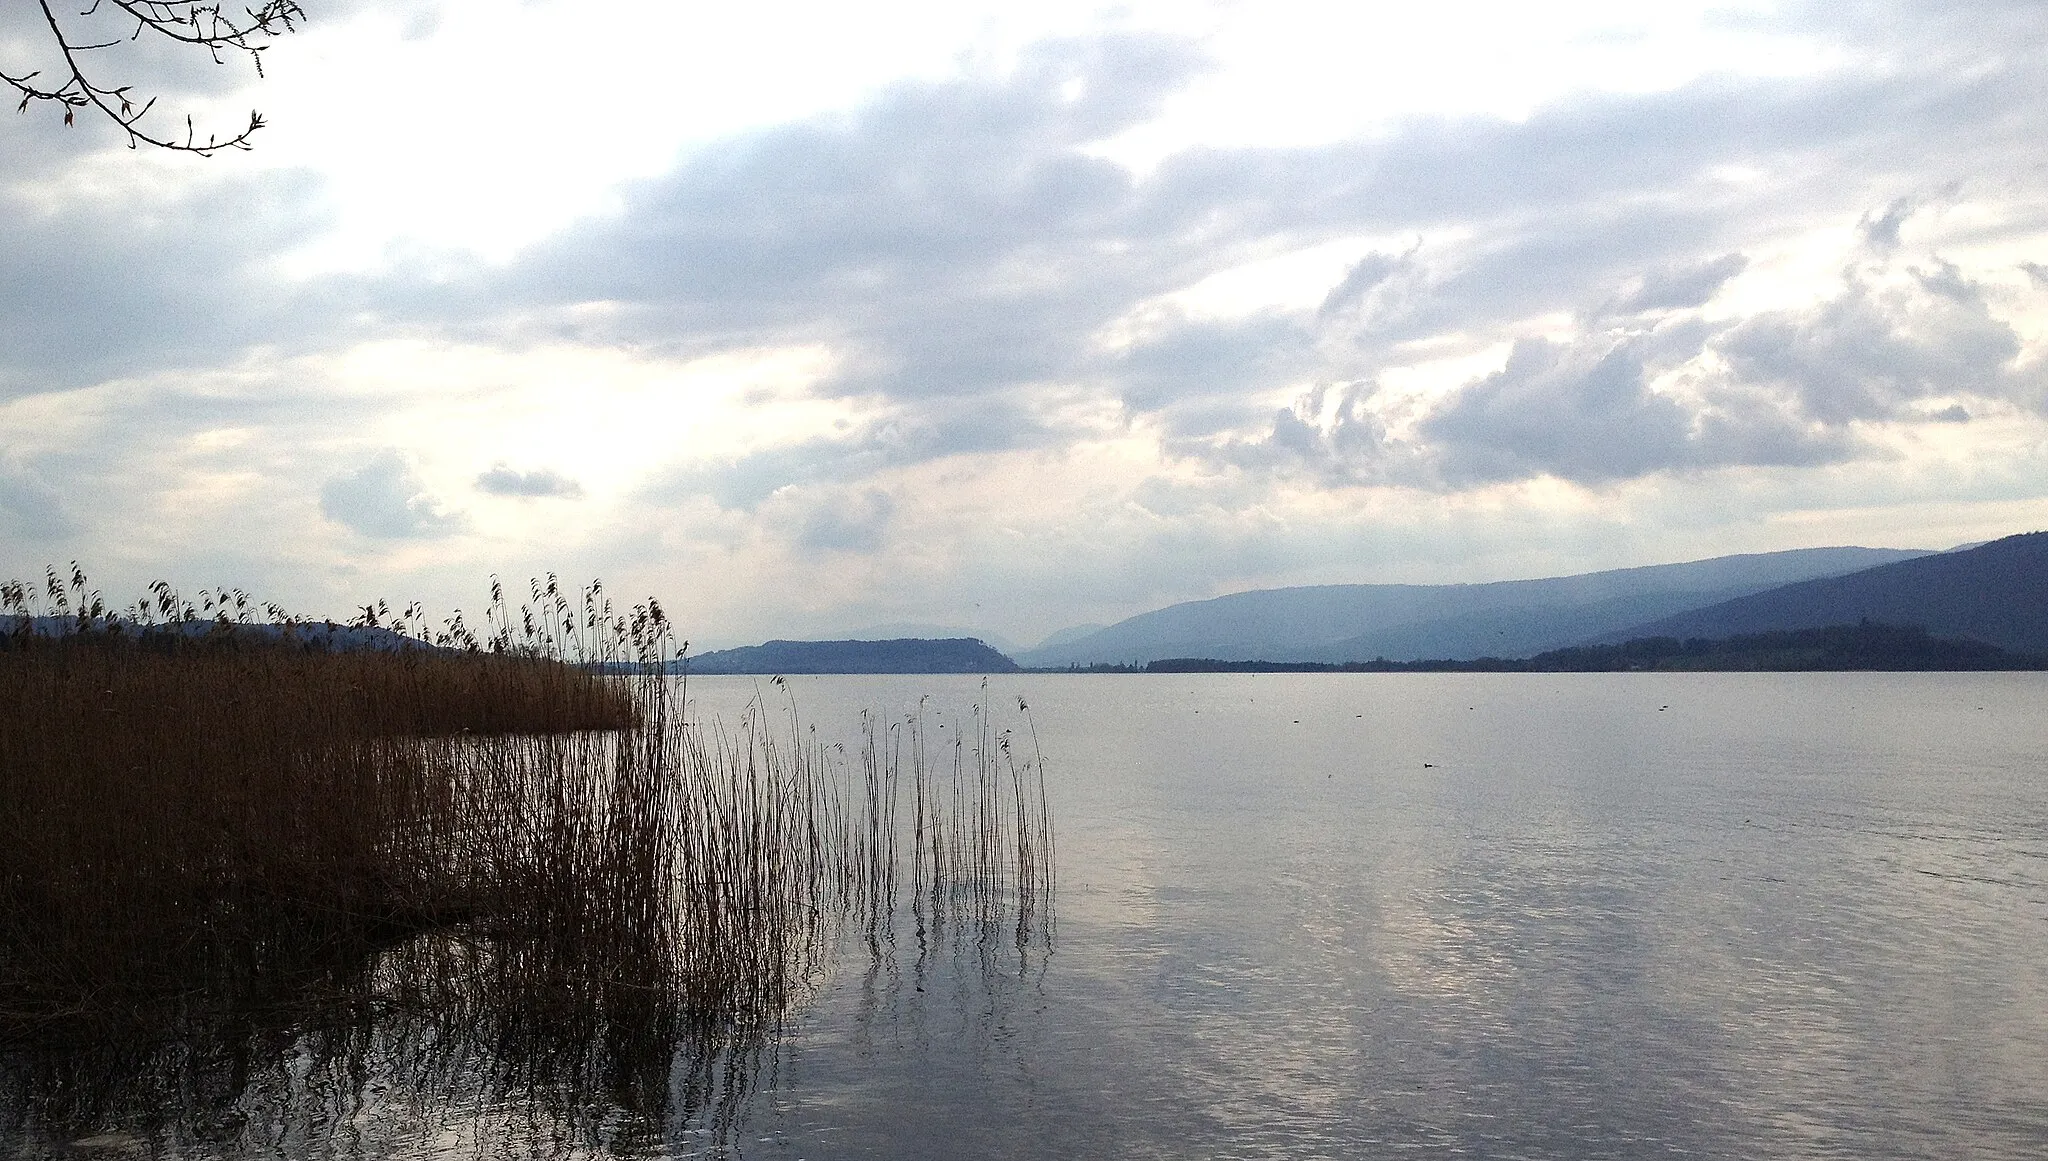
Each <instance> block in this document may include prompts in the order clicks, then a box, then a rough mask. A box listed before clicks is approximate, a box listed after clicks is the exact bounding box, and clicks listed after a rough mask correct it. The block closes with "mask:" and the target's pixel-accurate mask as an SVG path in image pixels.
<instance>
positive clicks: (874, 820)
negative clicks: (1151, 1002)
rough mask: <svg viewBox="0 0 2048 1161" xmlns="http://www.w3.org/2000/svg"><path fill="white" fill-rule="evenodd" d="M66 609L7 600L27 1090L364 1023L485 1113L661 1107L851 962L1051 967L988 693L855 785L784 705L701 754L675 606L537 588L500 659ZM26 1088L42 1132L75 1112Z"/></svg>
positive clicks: (359, 628) (3, 776)
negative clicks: (1006, 958) (890, 950)
mask: <svg viewBox="0 0 2048 1161" xmlns="http://www.w3.org/2000/svg"><path fill="white" fill-rule="evenodd" d="M73 576H74V578H75V579H74V580H73V581H72V582H71V583H68V584H67V583H64V579H63V578H62V577H60V576H59V575H58V574H56V573H54V572H53V573H52V574H51V575H50V576H49V577H48V578H46V579H47V582H48V583H47V584H46V585H44V586H42V587H41V588H40V589H36V590H30V589H28V588H27V586H21V585H10V586H0V614H4V615H5V616H7V617H10V618H12V620H11V621H10V622H7V623H0V629H4V630H6V631H5V632H4V633H0V1045H4V1044H8V1043H12V1044H13V1045H14V1046H15V1049H16V1050H17V1052H16V1055H15V1057H13V1059H16V1060H21V1059H30V1058H36V1059H43V1058H45V1057H39V1056H37V1054H38V1053H45V1050H47V1049H49V1047H50V1046H51V1045H53V1044H65V1043H69V1044H85V1045H99V1046H100V1048H98V1049H95V1051H103V1050H104V1048H105V1046H106V1045H107V1044H109V1043H118V1044H122V1045H124V1046H130V1047H124V1048H123V1050H122V1051H123V1052H130V1056H129V1057H122V1058H123V1059H130V1058H131V1057H132V1059H133V1060H135V1061H148V1060H159V1058H158V1057H155V1056H150V1055H149V1053H148V1052H147V1051H141V1050H139V1049H137V1050H134V1052H140V1055H134V1052H131V1048H132V1046H135V1045H150V1044H168V1043H178V1042H190V1041H192V1040H193V1039H194V1038H199V1039H204V1038H206V1037H208V1036H214V1037H219V1036H222V1035H228V1036H229V1039H236V1038H238V1037H240V1038H242V1040H238V1041H237V1042H238V1043H239V1042H243V1041H245V1040H246V1029H248V1028H250V1027H263V1028H271V1029H286V1028H300V1029H304V1028H309V1027H319V1028H325V1029H327V1030H328V1031H327V1032H326V1033H323V1035H331V1036H339V1037H340V1038H341V1040H343V1041H347V1040H348V1039H349V1037H350V1036H351V1035H353V1034H351V1033H347V1032H346V1029H347V1028H349V1027H353V1026H355V1025H354V1023H353V1021H354V1019H355V1018H354V1017H352V1016H349V1015H348V1013H351V1012H358V1011H374V1012H376V1013H382V1015H381V1016H378V1017H376V1018H375V1019H371V1023H372V1024H376V1026H378V1027H389V1026H390V1021H391V1020H392V1019H399V1020H400V1023H401V1024H405V1026H408V1027H414V1028H416V1029H427V1030H428V1031H427V1032H426V1033H425V1036H426V1040H427V1041H428V1042H429V1043H430V1044H433V1045H438V1046H440V1049H439V1051H442V1055H443V1057H445V1058H446V1059H459V1060H469V1061H472V1062H473V1061H474V1060H476V1059H478V1058H479V1051H478V1046H479V1043H480V1042H482V1043H483V1044H484V1049H483V1050H482V1051H481V1058H484V1059H488V1060H490V1061H494V1062H495V1063H494V1064H492V1065H490V1066H489V1069H487V1071H490V1072H491V1073H492V1075H493V1076H495V1077H496V1078H497V1080H496V1081H494V1082H493V1083H504V1084H506V1085H509V1086H511V1087H512V1088H517V1089H521V1090H522V1091H526V1092H529V1093H531V1092H539V1091H555V1090H557V1089H560V1088H561V1087H562V1077H563V1076H564V1075H569V1076H587V1075H592V1074H593V1070H595V1073H596V1074H603V1075H604V1076H605V1077H608V1078H609V1079H608V1080H606V1081H605V1091H606V1092H607V1093H610V1094H612V1096H613V1097H616V1095H617V1093H618V1092H619V1091H626V1090H632V1091H641V1090H645V1092H646V1093H647V1094H650V1095H649V1096H648V1099H650V1100H654V1101H656V1102H657V1103H659V1102H661V1101H664V1100H667V1099H669V1098H668V1096H667V1095H664V1094H667V1093H668V1092H669V1087H668V1085H667V1081H666V1080H665V1079H663V1078H665V1077H667V1075H668V1070H670V1069H671V1068H673V1067H674V1060H675V1052H676V1045H677V1044H679V1043H682V1042H684V1041H685V1040H689V1039H690V1038H695V1039H694V1041H693V1042H695V1043H698V1044H705V1043H713V1044H719V1045H724V1046H726V1048H728V1049H731V1050H732V1051H741V1049H740V1048H738V1047H735V1046H737V1045H741V1044H743V1043H744V1040H745V1035H744V1033H745V1030H747V1029H756V1030H758V1029H764V1028H769V1027H772V1026H773V1025H774V1024H775V1023H776V1022H777V1021H779V1020H781V1019H782V1018H783V1017H784V1016H785V1015H786V1014H787V1013H788V1012H789V1011H790V1010H791V1009H792V1008H793V1007H794V1006H795V1005H797V1004H800V1003H802V1002H803V1000H804V999H805V997H806V996H807V995H808V994H809V993H810V991H811V989H813V988H814V987H815V986H816V985H817V983H818V982H819V981H820V979H822V978H823V976H824V975H825V973H826V972H828V971H829V969H830V965H831V958H830V957H831V953H832V952H833V950H834V948H835V947H837V946H838V942H839V940H840V939H841V938H842V937H843V936H845V935H847V934H849V933H856V934H859V935H861V936H864V937H865V938H866V939H867V940H869V941H870V942H873V941H876V940H878V939H883V938H888V932H889V928H890V926H891V924H893V923H895V922H896V921H897V920H898V918H899V916H902V917H905V918H908V919H910V920H911V921H913V922H914V923H915V924H916V925H917V927H918V930H919V932H920V934H923V933H924V932H925V930H926V929H927V928H928V927H929V928H940V927H945V926H947V925H949V924H950V925H952V926H953V927H954V928H956V929H959V928H965V927H973V928H974V929H976V930H977V931H980V932H982V933H983V934H984V935H986V934H989V933H993V932H996V931H998V930H1002V931H1005V932H1008V933H1009V934H1010V935H1011V936H1012V937H1013V938H1014V939H1015V940H1016V941H1017V942H1018V944H1019V946H1020V947H1021V946H1022V945H1023V944H1024V943H1025V942H1027V941H1029V940H1031V939H1034V938H1045V937H1047V936H1049V932H1050V902H1051V895H1052V887H1053V847H1052V820H1051V812H1050V807H1049V804H1048V803H1047V800H1046V795H1045V786H1044V775H1043V762H1042V760H1041V759H1040V757H1039V756H1038V754H1037V748H1036V741H1035V732H1033V734H1032V742H1031V747H1030V752H1029V753H1028V754H1027V753H1026V752H1025V751H1024V747H1023V744H1022V742H1021V741H1020V739H1019V737H1018V736H1017V735H1016V734H1014V733H1013V732H1012V731H1010V730H1005V729H1002V728H999V726H998V724H997V722H996V721H995V715H994V714H993V712H992V704H991V702H990V700H989V698H988V696H987V688H986V684H984V687H983V696H982V698H981V704H979V705H977V706H976V707H975V709H974V711H973V713H972V714H971V715H970V720H971V722H972V725H973V729H972V731H971V736H969V737H962V736H959V735H960V733H961V731H958V730H955V731H953V735H954V736H953V737H952V738H951V739H950V740H949V741H946V742H943V743H940V742H935V741H934V740H933V738H932V734H931V730H930V728H929V727H928V724H927V714H926V712H925V710H924V708H923V707H922V706H920V709H919V712H917V713H915V714H912V715H910V716H908V717H906V718H904V719H902V720H897V721H890V722H886V723H885V722H883V721H882V720H881V719H880V718H879V717H877V716H875V715H873V714H869V715H865V716H864V717H863V719H862V722H861V726H860V730H861V734H860V738H859V739H858V742H857V754H850V753H849V752H848V751H847V750H846V749H845V748H843V747H841V746H837V745H832V744H828V743H827V742H826V741H824V740H821V739H820V738H819V736H818V735H817V734H816V733H815V731H813V730H811V729H808V728H807V727H805V726H804V724H803V723H802V722H801V721H800V720H799V718H798V716H797V713H796V709H795V705H794V701H793V699H790V698H787V697H786V696H784V698H783V700H782V701H781V702H780V703H779V704H778V703H775V702H773V701H771V700H770V699H769V698H757V699H756V700H755V701H754V702H753V703H752V704H750V705H749V706H748V707H747V709H746V710H745V711H744V712H743V713H742V715H741V716H740V718H739V720H738V721H736V722H734V723H732V724H730V725H727V724H725V723H722V722H718V721H711V722H705V721H693V720H688V718H687V716H686V714H685V712H684V710H685V707H686V706H687V705H688V699H687V689H686V687H685V685H684V683H683V680H682V679H680V678H678V677H675V676H671V675H670V674H671V670H673V669H675V668H676V667H677V666H676V664H675V663H676V662H677V661H678V660H679V658H680V657H681V655H682V649H681V648H678V647H676V646H674V644H673V642H672V639H671V636H670V632H669V627H668V623H667V621H666V619H665V617H664V616H663V614H662V612H661V610H660V609H659V607H658V606H656V605H653V604H652V603H651V602H650V603H649V604H647V605H643V606H638V607H636V608H634V609H632V610H631V611H630V612H628V613H626V614H624V615H616V614H614V613H613V611H612V609H611V606H610V605H609V604H608V603H607V602H606V601H605V600H604V599H603V597H602V590H601V587H599V586H595V585H593V586H591V587H590V588H588V589H584V590H581V594H580V598H579V599H578V600H574V601H572V600H571V599H570V598H569V597H568V595H567V594H566V593H565V592H564V591H563V590H562V588H561V586H560V585H559V584H558V583H557V582H555V581H554V580H553V579H552V578H550V579H549V581H548V582H546V583H545V584H542V583H540V582H536V583H535V584H533V585H532V586H531V587H530V589H529V603H528V604H527V606H526V607H524V608H522V609H521V610H519V611H518V612H516V613H515V612H512V611H510V610H509V609H508V608H507V604H506V602H505V600H504V597H503V593H502V590H501V589H499V588H498V587H497V586H496V585H494V586H493V599H492V604H491V606H490V609H489V611H488V612H487V614H486V632H485V634H484V635H482V636H479V635H476V634H472V633H471V632H470V631H469V630H468V629H467V628H466V627H465V626H464V625H463V623H462V621H461V617H460V614H457V616H456V617H454V618H451V619H450V621H449V622H446V623H444V627H443V628H442V630H440V631H439V632H438V633H425V632H420V631H419V626H420V625H421V624H422V623H423V619H422V618H419V617H418V616H417V613H416V611H415V610H411V609H408V610H405V611H403V612H402V613H401V614H399V615H398V616H396V617H393V616H391V615H389V610H388V609H386V608H385V607H383V606H381V605H380V606H375V607H369V608H366V609H365V610H364V611H363V616H362V617H359V618H357V620H356V621H355V623H354V624H353V625H349V626H333V625H331V624H328V623H324V622H323V623H318V624H316V623H311V622H299V621H291V620H289V619H286V620H282V621H280V620H277V619H273V620H271V621H268V622H264V623H261V624H257V623H255V622H254V621H253V619H252V618H251V617H249V616H248V610H249V609H250V608H252V607H254V606H253V604H252V603H251V602H249V601H248V599H247V598H246V597H245V596H244V595H242V594H239V593H236V592H233V591H232V590H230V591H226V592H219V593H213V594H208V595H207V596H205V597H204V598H203V599H202V601H201V602H198V603H196V604H195V603H187V602H184V601H182V600H180V599H179V598H178V597H177V595H176V594H175V593H174V592H172V591H171V590H169V589H168V587H167V586H159V587H158V588H156V589H154V590H153V597H152V598H151V600H149V601H145V602H138V603H137V604H136V605H135V606H132V607H131V609H130V610H129V612H128V613H127V614H123V615H117V614H110V613H108V612H107V611H106V607H105V605H104V602H102V601H100V600H99V599H98V597H97V595H96V594H91V593H90V592H89V591H88V590H87V589H86V588H85V585H84V581H83V578H82V576H80V575H79V574H76V573H74V574H73ZM31 593H33V594H34V596H33V597H32V596H31V595H30V594H31ZM394 626H396V627H395V628H394ZM351 633H353V634H354V636H349V634H351ZM394 638H395V639H394ZM608 673H615V674H616V675H608ZM775 684H776V685H777V686H779V687H782V688H783V691H784V694H785V695H786V686H782V683H781V681H780V679H776V682H775ZM1018 711H1019V713H1020V714H1022V715H1023V720H1024V721H1025V722H1026V723H1028V722H1029V714H1028V710H1027V709H1026V708H1025V706H1024V704H1023V702H1022V701H1021V699H1020V700H1019V702H1018ZM905 808H907V818H906V817H905V813H906V810H905ZM906 828H907V829H906ZM906 881H907V882H908V884H909V890H908V891H907V892H905V891H904V890H903V885H904V883H905V882H906ZM365 1018H366V1019H369V1017H365ZM337 1020H339V1024H337ZM378 1020H383V1021H384V1023H382V1024H378V1023H377V1021H378ZM252 1021H253V1024H252ZM222 1029H228V1030H230V1031H231V1032H232V1035H229V1033H228V1032H223V1031H222ZM235 1029H243V1030H245V1031H240V1032H233V1031H232V1030H235ZM337 1029H340V1030H339V1031H337ZM365 1035H367V1033H366V1034H365ZM735 1036H738V1037H739V1039H737V1040H736V1039H734V1037H735ZM109 1037H111V1038H112V1039H111V1040H110V1039H109ZM456 1046H466V1047H464V1048H462V1050H461V1051H457V1050H456ZM409 1051H419V1049H418V1048H417V1046H415V1048H414V1049H411V1050H409ZM722 1051H723V1049H722ZM22 1052H26V1053H27V1054H28V1055H27V1056H23V1055H21V1053H22ZM742 1054H743V1053H742ZM117 1055H119V1054H117ZM229 1055H232V1054H231V1053H230V1054H229ZM425 1056H426V1057H427V1058H435V1057H436V1051H425ZM180 1059H190V1058H189V1056H187V1057H180ZM0 1065H4V1061H0ZM135 1067H137V1068H144V1067H145V1065H144V1064H142V1063H136V1064H135ZM149 1067H154V1066H149ZM463 1067H472V1066H471V1065H465V1066H463ZM5 1071H6V1069H5V1067H0V1072H5ZM19 1075H22V1076H29V1077H31V1078H33V1077H36V1076H44V1077H47V1074H46V1073H42V1072H37V1071H35V1070H34V1069H30V1070H29V1071H28V1072H26V1073H20V1074H19ZM25 1083H27V1084H28V1088H27V1089H26V1090H24V1095H21V1096H20V1097H19V1098H18V1100H16V1101H15V1102H14V1103H15V1104H16V1105H17V1106H18V1107H20V1108H41V1109H44V1110H45V1114H47V1115H48V1116H51V1117H58V1118H59V1119H62V1117H64V1116H69V1115H71V1114H65V1113H61V1110H60V1111H59V1112H51V1111H50V1110H52V1109H56V1108H57V1107H58V1106H59V1105H62V1104H63V1103H64V1102H63V1101H55V1098H53V1097H51V1096H50V1090H48V1088H47V1086H45V1088H44V1089H37V1088H36V1083H40V1082H25ZM572 1087H573V1086H572ZM58 1088H59V1089H60V1090H61V1091H62V1093H63V1094H65V1097H64V1099H65V1100H73V1098H76V1097H77V1094H78V1091H79V1089H78V1086H77V1085H75V1084H74V1085H69V1086H68V1087H67V1086H65V1085H59V1086H58ZM728 1088H730V1086H728ZM37 1092H41V1093H42V1095H41V1096H38V1095H36V1093H37ZM53 1101H55V1103H52V1102H53ZM5 1103H6V1101H5V1100H4V1097H0V1104H5ZM74 1103H76V1102H75V1101H74ZM87 1103H88V1104H90V1102H87ZM66 1107H69V1106H66ZM76 1111H77V1110H76V1109H73V1113H75V1112H76Z"/></svg>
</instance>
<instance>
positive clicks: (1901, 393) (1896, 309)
mask: <svg viewBox="0 0 2048 1161" xmlns="http://www.w3.org/2000/svg"><path fill="white" fill-rule="evenodd" d="M1714 349H1715V351H1716V352H1717V353H1718V354H1719V355H1720V356H1721V357H1722V358H1723V359H1725V360H1726V361H1727V363H1728V365H1729V368H1730V371H1731V373H1732V375H1733V376H1734V377H1735V378H1736V379H1737V380H1739V381H1742V382H1745V383H1749V384H1752V385H1755V386H1758V387H1761V388H1769V389H1775V390H1776V391H1779V392H1782V393H1783V394H1784V397H1786V398H1787V399H1789V400H1790V401H1792V402H1794V403H1795V404H1796V405H1797V406H1798V407H1799V408H1800V409H1801V410H1802V411H1804V412H1805V413H1806V414H1807V415H1810V416H1812V417H1813V418H1814V419H1816V420H1818V421H1820V422H1822V423H1827V424H1843V423H1848V422H1851V421H1856V420H1865V421H1885V420H1892V419H1898V418H1901V417H1902V416H1905V415H1907V414H1908V405H1910V404H1912V403H1915V402H1917V401H1919V400H1922V399H1928V398H1933V397H1938V396H1945V395H1958V394H1961V395H1976V396H1983V397H1987V398H2009V397H2014V396H2016V395H2018V394H2020V393H2021V392H2022V391H2023V390H2024V384H2023V383H2022V382H2021V381H2020V380H2019V379H2018V378H2017V377H2016V367H2015V362H2016V360H2017V359H2018V358H2019V355H2020V353H2021V345H2020V341H2019V337H2018V335H2017V334H2016V333H2015V332H2014V331H2013V329H2012V327H2011V325H2010V324H2008V323H2005V322H2003V321H2000V320H1999V319H1996V318H1994V317H1992V315H1991V313H1990V310H1989V307H1988V306H1987V304H1986V302H1985V299H1984V296H1983V295H1982V293H1981V292H1980V289H1979V288H1978V287H1977V286H1976V285H1975V284H1974V283H1972V282H1970V281H1968V280H1967V279H1964V278H1963V277H1962V276H1961V275H1960V274H1959V273H1958V272H1957V271H1956V269H1955V268H1954V267H1952V266H1947V265H1945V264H1937V265H1935V266H1933V267H1932V268H1931V269H1912V270H1909V271H1907V277H1904V278H1891V279H1887V280H1884V281H1879V280H1877V279H1874V278H1873V277H1871V275H1870V274H1869V273H1867V272H1864V273H1855V274H1852V275H1851V277H1850V280H1849V282H1848V285H1847V286H1846V287H1845V288H1844V290H1843V291H1842V293H1840V294H1839V295H1837V296H1835V297H1833V298H1831V299H1828V300H1827V301H1825V302H1822V303H1820V304H1819V305H1817V306H1814V307H1811V308H1808V309H1804V310H1786V311H1773V312H1768V313H1763V314H1758V315H1754V316H1752V317H1750V318H1747V319H1744V320H1742V321H1741V322H1739V323H1737V324H1736V325H1734V326H1733V327H1731V328H1730V329H1729V330H1728V331H1727V333H1726V334H1724V335H1722V336H1721V337H1719V338H1718V339H1717V340H1716V341H1715V343H1714Z"/></svg>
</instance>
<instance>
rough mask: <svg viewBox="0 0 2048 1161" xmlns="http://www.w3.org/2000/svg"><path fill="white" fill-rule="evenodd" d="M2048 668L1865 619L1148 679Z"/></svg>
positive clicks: (1223, 668)
mask: <svg viewBox="0 0 2048 1161" xmlns="http://www.w3.org/2000/svg"><path fill="white" fill-rule="evenodd" d="M2001 669H2035V670H2038V669H2048V655H2043V654H2024V653H2015V652H2011V651H2009V650H2005V649H2000V648H1999V647H1998V646H1996V645H1987V644H1985V643H1984V642H1982V641H1967V640H1952V639H1948V638H1943V637H1936V636H1933V635H1932V634H1930V633H1928V632H1927V630H1925V629H1922V628H1918V627H1917V626H1900V625H1885V624H1880V623H1879V622H1876V621H1863V622H1860V623H1858V624H1854V625H1829V626H1826V627H1824V628H1819V629H1774V630H1771V631H1769V632H1764V633H1747V634H1742V635H1739V636H1735V637H1723V638H1720V639H1718V640H1708V639H1706V638H1701V637H1694V638H1691V639H1688V640H1685V641H1680V640H1679V639H1678V638H1676V637H1639V638H1634V639H1632V640H1629V641H1625V642H1622V643H1621V644H1618V645H1582V646H1576V647H1574V648H1570V649H1553V650H1550V651H1549V652H1545V653H1539V654H1537V655H1536V656H1534V657H1525V658H1519V659H1517V658H1500V657H1482V658H1477V659H1474V660H1467V661H1449V660H1436V661H1384V660H1381V661H1347V662H1344V663H1342V664H1331V663H1328V662H1321V661H1217V660H1212V659H1209V658H1202V657H1176V658H1169V659H1167V660H1163V661H1154V662H1151V663H1150V664H1148V665H1146V666H1145V667H1144V672H1146V673H1632V672H1666V673H1674V672H1683V673H1731V672H1734V673H1763V672H1769V673H1811V672H1823V671H1842V670H1886V671H1892V672H1926V671H1938V672H1961V671H1981V670H2001Z"/></svg>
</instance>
